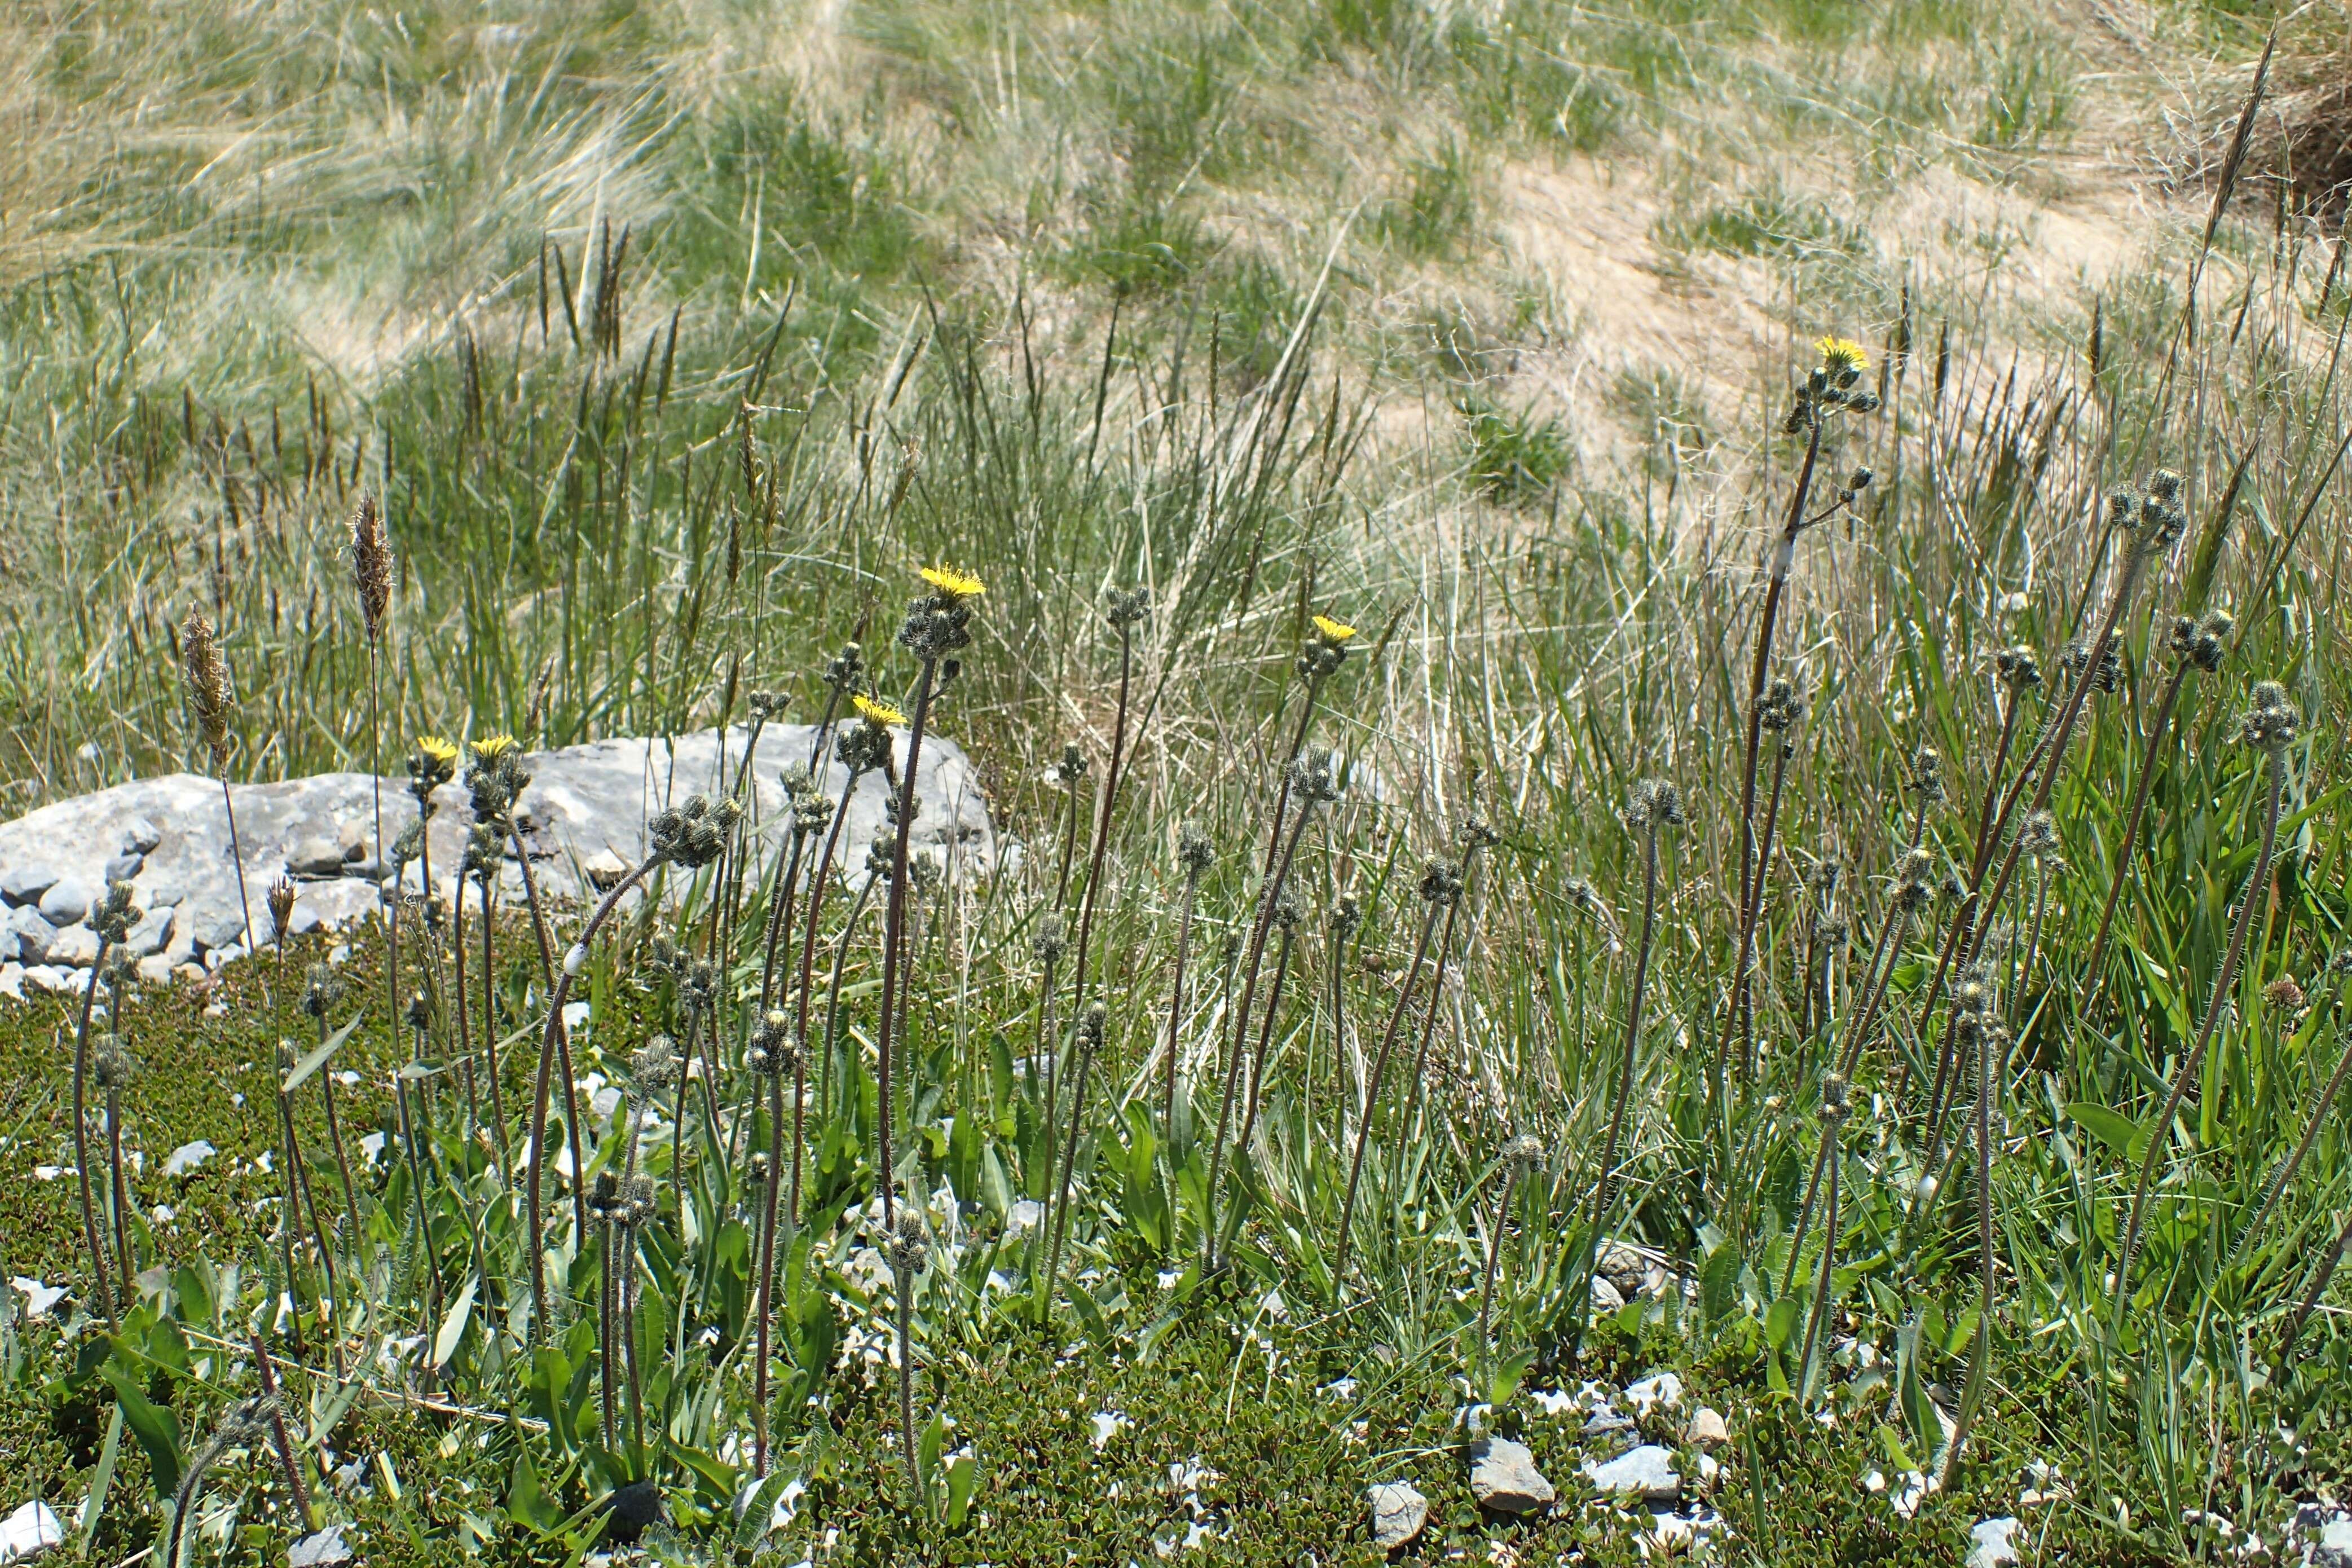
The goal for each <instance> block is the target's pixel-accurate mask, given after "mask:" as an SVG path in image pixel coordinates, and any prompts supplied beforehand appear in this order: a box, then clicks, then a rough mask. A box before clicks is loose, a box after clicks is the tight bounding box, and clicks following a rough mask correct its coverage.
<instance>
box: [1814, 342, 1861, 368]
mask: <svg viewBox="0 0 2352 1568" xmlns="http://www.w3.org/2000/svg"><path fill="white" fill-rule="evenodd" d="M1813 347H1815V348H1817V349H1819V350H1821V351H1822V366H1823V368H1825V369H1828V370H1832V371H1839V370H1868V369H1869V368H1870V355H1869V354H1868V353H1865V352H1864V349H1863V346H1862V345H1861V344H1860V343H1858V342H1854V341H1853V339H1852V338H1820V339H1816V340H1815V341H1814V343H1813Z"/></svg>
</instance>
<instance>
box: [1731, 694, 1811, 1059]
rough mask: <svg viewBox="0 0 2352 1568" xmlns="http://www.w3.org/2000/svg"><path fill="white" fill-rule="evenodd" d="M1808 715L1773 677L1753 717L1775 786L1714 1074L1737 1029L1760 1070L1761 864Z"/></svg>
mask: <svg viewBox="0 0 2352 1568" xmlns="http://www.w3.org/2000/svg"><path fill="white" fill-rule="evenodd" d="M1804 716H1805V699H1804V697H1803V695H1802V694H1801V693H1800V692H1799V691H1798V689H1797V688H1796V686H1795V684H1794V683H1793V682H1791V681H1790V680H1787V679H1781V678H1779V677H1775V678H1774V679H1773V680H1772V682H1771V684H1770V686H1769V688H1767V689H1766V690H1765V691H1764V693H1763V694H1762V695H1761V696H1760V697H1759V698H1758V699H1757V700H1756V704H1755V713H1754V716H1753V717H1754V722H1753V724H1752V725H1751V726H1750V729H1751V730H1752V731H1756V732H1758V733H1759V734H1769V735H1770V736H1771V737H1772V788H1771V793H1770V795H1769V799H1768V801H1767V804H1766V805H1765V807H1764V830H1763V833H1762V834H1761V835H1760V837H1759V839H1758V842H1757V844H1756V847H1755V851H1754V856H1755V864H1756V867H1757V869H1755V870H1752V871H1743V872H1742V873H1741V879H1740V885H1741V888H1742V893H1741V900H1742V902H1741V904H1740V907H1739V956H1738V962H1737V963H1735V964H1734V965H1733V967H1732V972H1731V1005H1729V1006H1728V1007H1727V1008H1725V1009H1724V1015H1723V1036H1722V1037H1721V1038H1720V1039H1718V1040H1717V1042H1716V1047H1715V1075H1716V1078H1717V1080H1718V1081H1720V1080H1721V1079H1722V1077H1723V1074H1724V1071H1725V1067H1726V1064H1727V1062H1728V1061H1729V1059H1730V1057H1731V1041H1732V1037H1733V1035H1734V1034H1735V1033H1737V1034H1738V1035H1740V1036H1741V1037H1742V1041H1743V1043H1742V1045H1741V1047H1740V1071H1741V1073H1742V1075H1743V1076H1745V1077H1749V1078H1752V1077H1754V1076H1755V1073H1756V1044H1755V1030H1754V1028H1753V1027H1752V1026H1751V1025H1750V1024H1749V1019H1750V1017H1751V1016H1752V1012H1753V977H1752V976H1751V974H1750V973H1749V971H1750V970H1751V969H1753V968H1754V966H1755V959H1756V927H1757V923H1758V921H1760V920H1762V918H1763V913H1764V876H1763V873H1762V869H1761V868H1763V867H1765V866H1769V864H1770V863H1771V860H1772V839H1773V836H1774V834H1775V832H1776V831H1777V830H1778V828H1779V826H1780V793H1781V789H1782V786H1783V785H1784V784H1785V783H1786V782H1787V779H1788V774H1789V759H1790V757H1791V756H1792V755H1794V754H1795V752H1796V747H1795V745H1794V744H1793V743H1792V742H1790V739H1789V732H1790V731H1791V730H1793V729H1795V728H1796V727H1797V725H1798V724H1799V723H1800V722H1801V721H1802V720H1803V719H1804Z"/></svg>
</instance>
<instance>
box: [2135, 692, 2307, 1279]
mask: <svg viewBox="0 0 2352 1568" xmlns="http://www.w3.org/2000/svg"><path fill="white" fill-rule="evenodd" d="M2302 730H2303V719H2302V715H2300V714H2299V713H2297V712H2296V711H2295V710H2294V704H2292V703H2291V702H2289V701H2288V700H2287V695H2286V688H2285V687H2284V686H2281V685H2280V684H2279V683H2278V682H2276V681H2274V680H2265V681H2263V682H2262V683H2261V684H2259V685H2257V686H2256V687H2255V688H2254V692H2253V705H2252V707H2250V708H2249V709H2247V710H2246V713H2245V716H2244V718H2242V719H2241V720H2240V721H2239V722H2238V739H2239V740H2240V741H2242V742H2244V743H2245V744H2246V745H2247V746H2249V747H2252V749H2253V750H2255V751H2258V752H2261V753H2262V754H2263V772H2264V773H2265V775H2266V781H2265V782H2266V788H2265V789H2264V791H2263V840H2262V848H2261V849H2260V850H2259V851H2258V852H2257V853H2256V854H2255V857H2254V874H2253V876H2252V878H2250V879H2248V880H2247V882H2246V888H2245V891H2244V893H2243V894H2242V895H2241V896H2240V899H2239V902H2238V915H2237V919H2236V920H2234V921H2231V925H2230V947H2229V951H2228V952H2227V953H2225V954H2224V955H2223V957H2222V959H2221V973H2219V974H2217V975H2215V976H2214V979H2213V995H2212V999H2211V1000H2210V1002H2209V1003H2207V1005H2206V1007H2205V1021H2204V1022H2203V1023H2202V1024H2200V1025H2199V1026H2198V1029H2197V1039H2196V1043H2195V1044H2193V1045H2192V1046H2190V1047H2189V1054H2188V1055H2187V1056H2186V1057H2184V1058H2181V1062H2180V1070H2179V1072H2178V1073H2176V1074H2174V1075H2173V1079H2172V1087H2171V1089H2170V1090H2169V1091H2168V1093H2167V1094H2166V1095H2165V1097H2164V1107H2163V1109H2162V1110H2159V1111H2158V1112H2157V1117H2156V1120H2155V1121H2152V1122H2150V1123H2149V1124H2148V1137H2147V1153H2146V1154H2145V1155H2144V1156H2142V1158H2141V1160H2140V1163H2139V1183H2138V1185H2137V1187H2135V1188H2134V1189H2133V1192H2132V1202H2131V1210H2130V1215H2129V1217H2128V1219H2127V1220H2126V1224H2125V1226H2124V1249H2123V1253H2122V1256H2121V1258H2119V1259H2118V1261H2117V1263H2116V1300H2115V1307H2116V1315H2117V1316H2118V1317H2120V1316H2121V1315H2122V1312H2123V1304H2124V1303H2125V1302H2126V1300H2129V1299H2130V1295H2131V1271H2132V1265H2133V1264H2134V1263H2136V1262H2137V1261H2138V1258H2139V1232H2140V1223H2141V1220H2142V1218H2143V1217H2144V1215H2143V1210H2145V1208H2146V1207H2147V1191H2148V1185H2149V1184H2150V1183H2151V1182H2153V1181H2154V1180H2155V1177H2156V1163H2157V1160H2158V1157H2159V1156H2161V1155H2162V1154H2163V1152H2164V1150H2165V1146H2166V1145H2167V1144H2168V1142H2171V1129H2172V1118H2173V1116H2174V1115H2175V1113H2177V1112H2178V1111H2179V1109H2180V1102H2181V1100H2182V1099H2183V1098H2184V1097H2185V1096H2186V1095H2187V1094H2188V1093H2189V1085H2190V1084H2192V1083H2194V1082H2196V1081H2197V1079H2198V1076H2199V1074H2200V1073H2201V1072H2202V1071H2203V1070H2204V1067H2205V1051H2206V1047H2209V1046H2210V1045H2211V1044H2212V1043H2213V1030H2214V1028H2215V1026H2218V1025H2219V1024H2220V1023H2221V1013H2222V1010H2223V1009H2224V1008H2225V1007H2227V1006H2228V1005H2229V1002H2230V997H2231V987H2232V986H2233V985H2234V984H2235V983H2236V981H2237V978H2238V964H2239V962H2240V961H2241V960H2242V959H2243V958H2244V957H2245V952H2246V933H2247V931H2249V930H2251V929H2252V925H2253V920H2254V910H2255V908H2256V906H2257V905H2262V904H2266V903H2268V902H2269V900H2270V889H2271V868H2272V864H2273V856H2274V854H2275V852H2276V850H2277V848H2278V825H2279V803H2280V799H2281V796H2282V795H2283V794H2284V791H2285V788H2286V753H2287V748H2288V747H2290V746H2292V745H2293V744H2294V742H2295V738H2296V736H2297V735H2299V734H2300V733H2301V732H2302Z"/></svg>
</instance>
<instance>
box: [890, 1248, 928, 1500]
mask: <svg viewBox="0 0 2352 1568" xmlns="http://www.w3.org/2000/svg"><path fill="white" fill-rule="evenodd" d="M926 1250H928V1249H927V1247H925V1245H924V1241H923V1225H922V1221H921V1220H920V1219H919V1218H918V1217H917V1216H916V1215H915V1214H914V1212H913V1211H912V1210H909V1211H908V1212H907V1213H905V1214H903V1215H899V1216H898V1224H897V1225H896V1226H893V1227H892V1229H891V1232H890V1281H891V1287H892V1290H893V1293H894V1294H895V1295H896V1296H897V1298H898V1303H897V1304H898V1440H899V1444H900V1446H901V1448H902V1451H903V1452H904V1454H905V1457H906V1461H907V1491H908V1496H909V1497H910V1498H911V1499H912V1500H914V1504H915V1508H916V1510H917V1511H918V1512H920V1511H921V1510H922V1508H923V1503H924V1499H923V1472H922V1468H921V1467H920V1466H919V1464H917V1462H916V1456H915V1331H914V1330H915V1282H916V1279H918V1277H919V1275H920V1274H921V1272H922V1268H923V1255H924V1253H925V1251H926Z"/></svg>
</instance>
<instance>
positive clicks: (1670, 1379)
mask: <svg viewBox="0 0 2352 1568" xmlns="http://www.w3.org/2000/svg"><path fill="white" fill-rule="evenodd" d="M1625 1402H1626V1403H1627V1404H1629V1405H1632V1406H1633V1414H1634V1415H1648V1414H1649V1413H1650V1412H1651V1411H1652V1410H1654V1409H1657V1410H1675V1409H1678V1408H1680V1407H1681V1405H1682V1402H1683V1380H1682V1379H1681V1378H1679V1377H1676V1376H1675V1374H1674V1373H1671V1372H1656V1373H1651V1374H1650V1375H1649V1376H1647V1377H1645V1378H1643V1379H1642V1380H1641V1381H1640V1382H1638V1383H1629V1384H1626V1385H1625Z"/></svg>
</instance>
